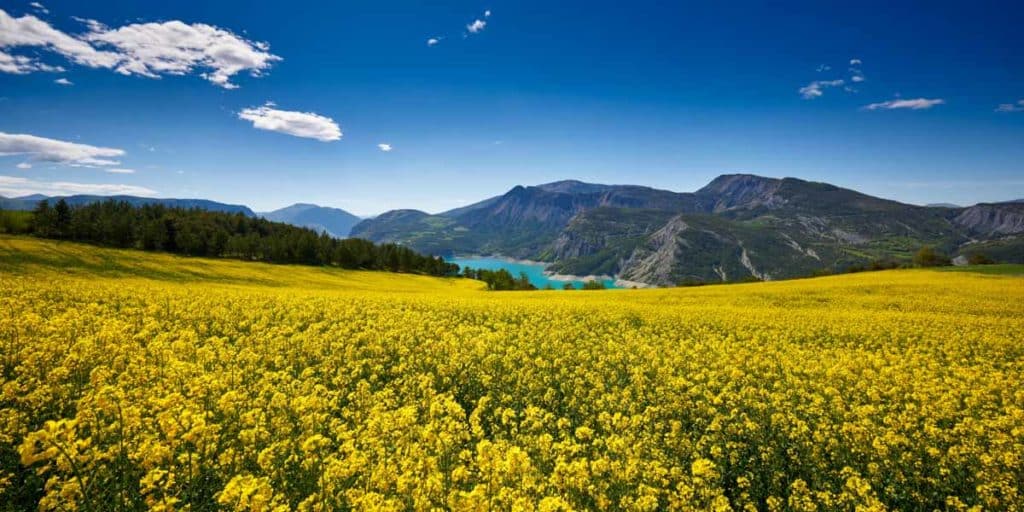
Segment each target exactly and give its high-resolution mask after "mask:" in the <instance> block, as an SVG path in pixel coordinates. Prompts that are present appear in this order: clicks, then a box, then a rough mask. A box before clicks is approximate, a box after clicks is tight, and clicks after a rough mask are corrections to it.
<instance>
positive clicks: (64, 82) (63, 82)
mask: <svg viewBox="0 0 1024 512" xmlns="http://www.w3.org/2000/svg"><path fill="white" fill-rule="evenodd" d="M53 83H55V84H59V85H75V83H74V82H72V81H71V80H68V79H67V78H58V79H56V80H54V81H53Z"/></svg>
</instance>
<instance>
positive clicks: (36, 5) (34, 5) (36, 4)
mask: <svg viewBox="0 0 1024 512" xmlns="http://www.w3.org/2000/svg"><path fill="white" fill-rule="evenodd" d="M28 5H29V6H30V7H32V8H33V9H35V10H37V11H39V12H41V13H43V14H50V10H49V9H47V8H46V7H45V6H43V4H41V3H39V2H29V4H28Z"/></svg>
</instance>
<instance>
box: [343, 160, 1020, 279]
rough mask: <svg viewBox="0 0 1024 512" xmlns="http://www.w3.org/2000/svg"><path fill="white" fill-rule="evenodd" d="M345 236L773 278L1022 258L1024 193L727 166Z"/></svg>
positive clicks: (563, 263) (570, 189)
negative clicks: (936, 190) (684, 186)
mask: <svg viewBox="0 0 1024 512" xmlns="http://www.w3.org/2000/svg"><path fill="white" fill-rule="evenodd" d="M350 236H353V237H361V238H367V239H369V240H372V241H375V242H395V243H401V244H404V245H407V246H410V247H412V248H413V249H416V250H418V251H421V252H427V253H431V254H441V255H448V256H450V255H468V254H477V255H502V256H508V257H513V258H524V259H533V260H538V261H543V262H547V263H549V264H550V267H549V269H550V270H552V271H555V272H558V273H563V274H573V275H614V276H617V277H618V278H620V279H624V280H629V281H636V282H642V283H648V284H655V285H672V284H678V283H680V282H692V281H697V282H714V281H735V280H743V279H749V278H758V279H777V278H789V277H798V276H804V275H809V274H811V273H814V272H817V271H821V270H825V269H828V270H843V269H846V268H849V267H853V266H857V265H864V264H867V263H869V262H871V261H873V260H882V259H885V260H908V259H909V258H910V257H911V255H912V254H913V252H914V251H916V250H917V249H918V248H919V247H921V246H922V245H934V246H936V247H937V248H939V249H940V250H942V251H944V252H946V253H948V254H950V255H960V254H965V255H966V254H970V253H974V252H980V253H985V254H987V255H989V256H991V257H993V258H994V259H997V260H1002V261H1021V260H1024V204H1021V203H1017V202H1006V203H986V204H978V205H974V206H971V207H966V208H962V207H952V206H947V205H942V206H936V207H928V206H916V205H909V204H904V203H900V202H897V201H891V200H887V199H881V198H877V197H872V196H869V195H866V194H862V193H860V192H856V191H853V190H849V189H845V188H840V187H836V186H834V185H829V184H826V183H816V182H810V181H804V180H800V179H796V178H783V179H776V178H766V177H761V176H755V175H750V174H732V175H723V176H719V177H718V178H716V179H714V180H713V181H712V182H711V183H709V184H708V185H707V186H705V187H703V188H701V189H700V190H698V191H696V192H692V193H681V192H672V191H667V190H659V189H654V188H649V187H641V186H635V185H599V184H592V183H583V182H579V181H571V180H569V181H558V182H554V183H548V184H544V185H538V186H532V187H523V186H517V187H514V188H513V189H511V190H509V191H508V192H507V193H505V194H503V195H501V196H496V197H492V198H489V199H485V200H483V201H480V202H478V203H475V204H471V205H469V206H465V207H462V208H457V209H454V210H450V211H447V212H443V213H439V214H434V215H431V214H428V213H426V212H422V211H418V210H393V211H389V212H386V213H384V214H381V215H379V216H377V217H375V218H373V219H366V220H363V221H362V222H360V223H359V224H357V225H356V226H354V227H353V228H352V231H351V234H350Z"/></svg>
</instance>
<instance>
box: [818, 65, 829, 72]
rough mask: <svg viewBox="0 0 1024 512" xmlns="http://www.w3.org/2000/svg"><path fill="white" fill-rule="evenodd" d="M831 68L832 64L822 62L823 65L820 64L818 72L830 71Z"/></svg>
mask: <svg viewBox="0 0 1024 512" xmlns="http://www.w3.org/2000/svg"><path fill="white" fill-rule="evenodd" d="M830 69H832V66H829V65H828V64H822V65H820V66H818V70H817V71H818V73H822V72H825V71H828V70H830Z"/></svg>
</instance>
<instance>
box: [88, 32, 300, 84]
mask: <svg viewBox="0 0 1024 512" xmlns="http://www.w3.org/2000/svg"><path fill="white" fill-rule="evenodd" d="M85 39H86V40H88V41H91V42H93V43H97V44H99V45H109V46H111V47H113V48H115V49H116V50H117V51H118V54H119V55H120V57H121V60H120V61H119V62H118V64H117V66H116V67H115V68H114V69H115V71H117V72H118V73H121V74H124V75H142V76H147V77H150V78H157V77H158V76H159V75H163V74H169V75H186V74H189V73H191V72H193V71H195V70H196V69H203V70H205V71H204V72H203V73H202V77H203V78H205V79H207V80H209V81H210V82H213V83H214V84H216V85H219V86H221V87H224V88H226V89H235V88H237V87H238V86H237V85H235V84H233V83H231V82H230V79H231V77H232V76H234V75H236V74H238V73H241V72H243V71H249V74H250V75H252V76H260V75H261V74H262V73H263V72H264V71H266V70H267V69H269V68H270V66H271V65H272V64H273V63H274V62H275V61H279V60H281V58H280V57H278V56H276V55H273V54H271V53H269V52H267V50H268V49H269V46H268V45H267V44H266V43H259V42H253V41H249V40H247V39H244V38H241V37H239V36H237V35H235V34H233V33H231V32H229V31H227V30H224V29H221V28H217V27H214V26H212V25H206V24H203V23H194V24H191V25H188V24H185V23H183V22H181V21H166V22H163V23H136V24H132V25H125V26H123V27H120V28H117V29H112V30H110V29H107V30H104V29H100V30H96V29H93V30H92V31H90V32H89V33H88V34H86V35H85Z"/></svg>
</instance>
